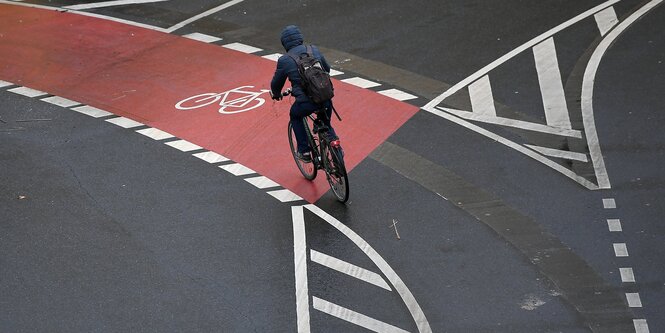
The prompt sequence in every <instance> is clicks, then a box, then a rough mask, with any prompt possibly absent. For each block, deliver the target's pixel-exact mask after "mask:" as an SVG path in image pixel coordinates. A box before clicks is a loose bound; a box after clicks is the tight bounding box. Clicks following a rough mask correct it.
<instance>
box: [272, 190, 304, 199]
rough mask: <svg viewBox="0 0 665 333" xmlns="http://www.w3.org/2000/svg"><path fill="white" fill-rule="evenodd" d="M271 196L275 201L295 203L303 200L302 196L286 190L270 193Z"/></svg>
mask: <svg viewBox="0 0 665 333" xmlns="http://www.w3.org/2000/svg"><path fill="white" fill-rule="evenodd" d="M268 194H270V195H271V196H273V197H274V198H275V199H277V200H279V201H281V202H293V201H300V200H303V199H302V198H301V197H300V196H298V195H297V194H295V193H293V192H291V191H289V190H287V189H284V190H275V191H270V192H268Z"/></svg>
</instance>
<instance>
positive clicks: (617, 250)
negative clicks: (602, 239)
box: [612, 243, 628, 257]
mask: <svg viewBox="0 0 665 333" xmlns="http://www.w3.org/2000/svg"><path fill="white" fill-rule="evenodd" d="M612 246H614V255H616V256H617V257H627V256H628V247H626V243H614V244H612Z"/></svg>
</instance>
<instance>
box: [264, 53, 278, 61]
mask: <svg viewBox="0 0 665 333" xmlns="http://www.w3.org/2000/svg"><path fill="white" fill-rule="evenodd" d="M281 56H282V54H281V53H273V54H268V55H264V56H262V57H261V58H266V59H268V60H272V61H277V60H279V57H281Z"/></svg>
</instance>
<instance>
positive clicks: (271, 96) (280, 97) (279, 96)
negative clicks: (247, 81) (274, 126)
mask: <svg viewBox="0 0 665 333" xmlns="http://www.w3.org/2000/svg"><path fill="white" fill-rule="evenodd" d="M270 98H272V99H273V100H275V101H281V100H282V94H279V95H273V93H272V91H271V92H270Z"/></svg>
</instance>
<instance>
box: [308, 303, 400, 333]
mask: <svg viewBox="0 0 665 333" xmlns="http://www.w3.org/2000/svg"><path fill="white" fill-rule="evenodd" d="M312 306H313V307H314V309H316V310H319V311H321V312H323V313H327V314H329V315H331V316H333V317H337V318H339V319H342V320H344V321H348V322H350V323H352V324H356V325H358V326H360V327H364V328H366V329H368V330H370V331H373V332H387V333H409V332H408V331H405V330H403V329H401V328H399V327H395V326H393V325H390V324H387V323H384V322H382V321H379V320H376V319H374V318H371V317H368V316H366V315H364V314H362V313H358V312H355V311H353V310H350V309H347V308H345V307H343V306H339V305H337V304H334V303H331V302H328V301H326V300H323V299H320V298H318V297H316V296H313V297H312Z"/></svg>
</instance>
